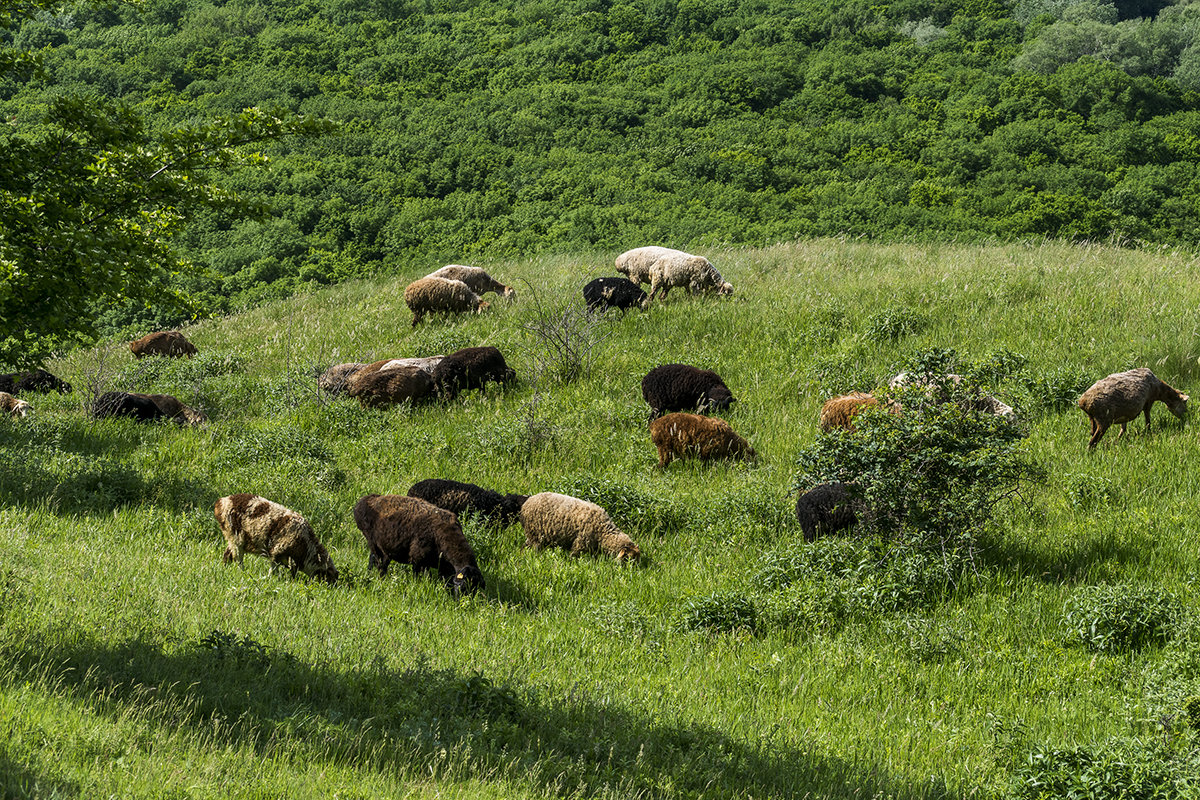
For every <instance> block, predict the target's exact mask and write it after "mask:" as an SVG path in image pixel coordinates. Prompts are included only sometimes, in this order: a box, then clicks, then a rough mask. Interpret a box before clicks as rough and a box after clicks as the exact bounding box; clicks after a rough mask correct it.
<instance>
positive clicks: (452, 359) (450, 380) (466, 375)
mask: <svg viewBox="0 0 1200 800" xmlns="http://www.w3.org/2000/svg"><path fill="white" fill-rule="evenodd" d="M515 377H516V373H515V372H513V371H512V370H511V369H509V366H508V364H507V363H506V362H505V360H504V356H503V355H502V354H501V353H500V351H499V350H497V349H496V348H495V347H466V348H463V349H462V350H459V351H457V352H454V353H451V354H450V355H448V356H446V357H445V358H443V359H442V360H441V362H439V363H438V365H437V367H435V368H434V370H433V383H434V386H435V387H436V388H437V392H438V396H439V397H441V398H442V399H443V400H453V399H454V398H455V397H457V396H458V393H459V392H462V391H466V390H468V389H482V388H483V387H484V384H486V383H487V382H488V381H495V382H496V383H508V382H509V381H511V380H513V378H515Z"/></svg>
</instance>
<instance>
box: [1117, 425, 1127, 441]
mask: <svg viewBox="0 0 1200 800" xmlns="http://www.w3.org/2000/svg"><path fill="white" fill-rule="evenodd" d="M1125 425H1126V423H1124V422H1122V423H1121V432H1120V433H1118V434H1117V438H1118V439H1120V438H1122V437H1123V436H1124V435H1125Z"/></svg>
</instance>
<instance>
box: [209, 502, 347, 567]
mask: <svg viewBox="0 0 1200 800" xmlns="http://www.w3.org/2000/svg"><path fill="white" fill-rule="evenodd" d="M213 516H214V517H216V518H217V525H218V526H220V528H221V534H222V535H223V536H224V537H225V543H226V547H225V554H224V555H223V556H222V557H221V559H222V560H223V561H224V562H225V563H226V564H231V563H233V562H234V561H236V562H237V564H238V566H239V567H241V566H243V564H242V556H243V555H244V554H246V553H255V554H257V555H260V556H263V557H264V558H266V559H267V560H268V561H270V562H271V572H272V573H274V572H275V571H276V570H277V569H278V568H279V567H280V566H288V565H290V566H291V570H292V577H293V578H295V577H296V571H297V570H300V571H302V572H303V573H304V574H305V575H308V576H309V577H311V578H318V579H319V580H323V581H326V582H327V583H330V584H333V583H336V582H337V577H338V571H337V567H335V566H334V565H333V561H332V560H331V559H330V558H329V553H328V552H326V551H325V548H324V546H322V544H321V542H320V541H319V540H318V539H317V535H316V534H315V533H313V529H312V526H311V525H309V524H308V522H307V521H306V520H305V519H304V517H302V516H300V515H299V514H297V513H296V512H295V511H292V510H291V509H289V508H285V507H284V506H281V505H279V504H278V503H273V502H271V501H270V500H267V499H266V498H264V497H259V496H258V495H253V494H231V495H229V496H228V497H222V498H221V499H219V500H217V502H216V504H215V505H214V506H213Z"/></svg>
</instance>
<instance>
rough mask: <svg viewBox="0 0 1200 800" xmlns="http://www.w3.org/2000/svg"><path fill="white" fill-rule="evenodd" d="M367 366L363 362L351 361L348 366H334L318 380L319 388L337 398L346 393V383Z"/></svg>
mask: <svg viewBox="0 0 1200 800" xmlns="http://www.w3.org/2000/svg"><path fill="white" fill-rule="evenodd" d="M365 366H367V365H366V364H364V363H362V362H361V361H351V362H348V363H346V364H334V365H333V366H332V367H330V368H329V369H327V370H325V371H324V372H322V373H321V377H319V378H317V386H318V387H320V388H321V390H322V391H324V392H326V393H328V394H331V395H333V396H334V397H337V396H338V395H341V394H342V393H344V392H345V391H346V383H347V382H348V381H349V380H350V376H352V375H353V374H354V373H356V372H358V371H359V370H360V369H362V368H363V367H365Z"/></svg>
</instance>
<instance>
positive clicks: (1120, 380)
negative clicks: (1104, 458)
mask: <svg viewBox="0 0 1200 800" xmlns="http://www.w3.org/2000/svg"><path fill="white" fill-rule="evenodd" d="M1156 400H1157V401H1162V402H1163V403H1165V404H1166V406H1167V409H1168V410H1169V411H1170V412H1171V413H1172V414H1174V415H1175V416H1176V417H1178V418H1179V419H1181V420H1182V419H1186V418H1187V401H1188V396H1187V395H1186V394H1180V393H1179V392H1178V391H1177V390H1175V389H1172V388H1171V387H1170V386H1168V385H1167V384H1165V383H1163V382H1162V380H1160V379H1159V378H1158V376H1156V375H1155V374H1154V373H1153V372H1151V371H1150V370H1148V369H1146V368H1145V367H1139V368H1137V369H1131V370H1129V371H1128V372H1115V373H1113V374H1112V375H1109V376H1108V377H1107V378H1102V379H1100V380H1098V381H1096V382H1095V383H1094V384H1092V386H1091V388H1090V389H1088V390H1087V391H1086V392H1084V393H1083V395H1082V396H1081V397H1080V398H1079V407H1080V408H1081V409H1083V412H1084V413H1085V414H1087V415H1088V417H1089V418H1090V419H1091V421H1092V438H1091V440H1089V441H1088V449H1089V450H1090V449H1092V448H1093V447H1095V446H1096V442H1099V441H1100V437H1102V436H1103V435H1104V432H1105V431H1107V430H1108V429H1109V428H1110V427H1111V426H1112V425H1120V426H1121V433H1120V434H1119V435H1118V437H1117V438H1120V437H1121V436H1124V435H1125V424H1126V423H1128V422H1132V421H1133V420H1135V419H1137V417H1138V414H1145V416H1146V430H1147V431H1149V430H1150V407H1151V406H1152V405H1154V403H1155V401H1156Z"/></svg>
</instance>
